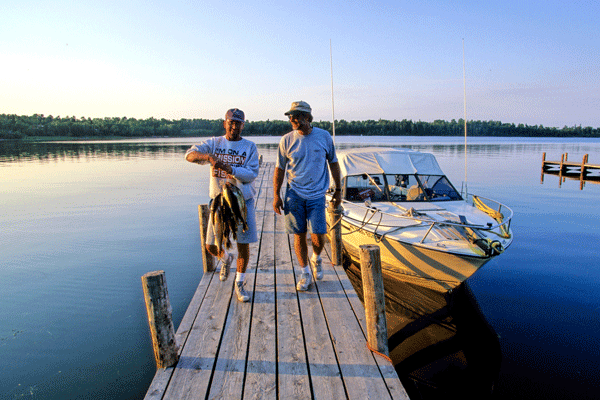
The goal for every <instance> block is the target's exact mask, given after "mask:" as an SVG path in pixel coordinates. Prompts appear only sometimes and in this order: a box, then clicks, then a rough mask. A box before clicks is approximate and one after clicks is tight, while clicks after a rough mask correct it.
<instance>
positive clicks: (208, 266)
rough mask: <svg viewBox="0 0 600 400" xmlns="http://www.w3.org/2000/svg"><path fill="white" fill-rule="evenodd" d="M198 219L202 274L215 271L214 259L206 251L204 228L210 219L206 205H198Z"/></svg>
mask: <svg viewBox="0 0 600 400" xmlns="http://www.w3.org/2000/svg"><path fill="white" fill-rule="evenodd" d="M198 217H199V220H200V242H201V245H202V266H203V269H204V273H206V272H211V271H214V270H215V259H214V257H213V255H212V254H210V253H209V252H208V250H206V227H207V226H208V219H209V217H210V209H209V208H208V204H200V205H199V206H198Z"/></svg>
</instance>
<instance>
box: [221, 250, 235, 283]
mask: <svg viewBox="0 0 600 400" xmlns="http://www.w3.org/2000/svg"><path fill="white" fill-rule="evenodd" d="M232 262H233V254H229V255H228V256H227V259H225V260H224V261H223V263H222V264H221V271H220V272H219V279H220V280H222V281H225V280H227V277H228V276H229V269H230V268H231V263H232Z"/></svg>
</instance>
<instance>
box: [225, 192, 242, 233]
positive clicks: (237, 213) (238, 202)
mask: <svg viewBox="0 0 600 400" xmlns="http://www.w3.org/2000/svg"><path fill="white" fill-rule="evenodd" d="M222 193H223V198H224V199H225V201H226V202H227V204H228V205H229V208H230V209H231V211H232V214H233V217H234V219H235V222H236V227H237V225H239V224H242V230H243V231H244V232H246V231H247V230H248V223H247V222H246V220H247V218H248V210H247V208H246V201H245V200H244V196H243V194H242V191H241V190H240V189H239V188H238V187H237V186H235V185H233V184H231V183H229V182H227V183H226V184H225V185H224V186H223V191H222Z"/></svg>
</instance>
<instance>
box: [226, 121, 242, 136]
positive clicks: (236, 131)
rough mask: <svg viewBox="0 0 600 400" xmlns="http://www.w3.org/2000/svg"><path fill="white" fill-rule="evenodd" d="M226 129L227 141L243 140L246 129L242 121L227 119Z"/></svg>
mask: <svg viewBox="0 0 600 400" xmlns="http://www.w3.org/2000/svg"><path fill="white" fill-rule="evenodd" d="M223 126H224V127H225V137H226V138H227V140H233V141H236V140H240V139H241V138H242V136H241V135H242V129H244V123H243V122H241V121H234V120H232V119H227V120H225V121H224V122H223Z"/></svg>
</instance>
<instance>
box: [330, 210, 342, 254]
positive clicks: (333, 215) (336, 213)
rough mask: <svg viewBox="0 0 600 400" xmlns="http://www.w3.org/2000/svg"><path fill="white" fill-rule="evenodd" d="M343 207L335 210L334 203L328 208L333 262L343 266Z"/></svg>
mask: <svg viewBox="0 0 600 400" xmlns="http://www.w3.org/2000/svg"><path fill="white" fill-rule="evenodd" d="M341 217H342V207H340V206H338V207H337V209H334V208H333V203H329V207H327V219H328V225H329V241H330V242H331V262H332V263H333V265H342V222H341V221H342V219H341Z"/></svg>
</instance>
